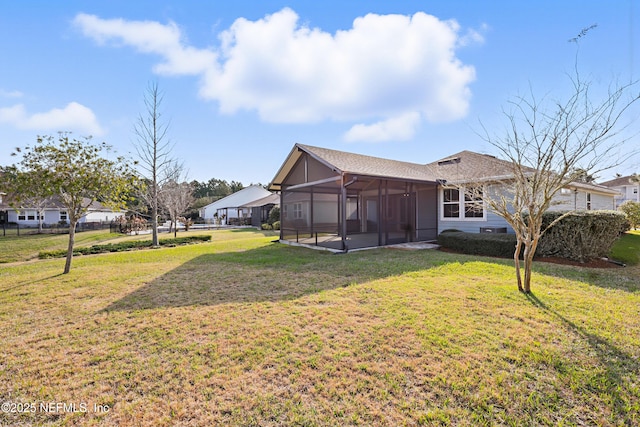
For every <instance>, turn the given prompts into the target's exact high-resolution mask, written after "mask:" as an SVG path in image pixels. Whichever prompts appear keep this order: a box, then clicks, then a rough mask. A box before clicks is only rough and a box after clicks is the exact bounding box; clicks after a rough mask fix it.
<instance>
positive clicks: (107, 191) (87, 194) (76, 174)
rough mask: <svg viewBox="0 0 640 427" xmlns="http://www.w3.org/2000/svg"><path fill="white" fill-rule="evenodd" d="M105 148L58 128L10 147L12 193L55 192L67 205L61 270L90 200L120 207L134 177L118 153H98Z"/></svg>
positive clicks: (107, 150) (52, 194)
mask: <svg viewBox="0 0 640 427" xmlns="http://www.w3.org/2000/svg"><path fill="white" fill-rule="evenodd" d="M110 152H111V147H110V146H109V145H107V144H106V143H104V142H103V143H101V144H92V143H91V138H90V137H82V138H80V139H75V138H71V136H70V133H69V132H60V133H59V135H58V138H54V137H52V136H39V137H38V138H37V142H36V144H34V145H32V146H27V147H25V148H24V149H16V154H22V160H21V161H20V162H19V163H18V164H17V165H13V166H12V167H13V168H14V170H15V171H16V172H17V174H16V184H17V189H16V190H17V191H16V197H17V199H18V200H20V199H21V198H25V199H26V198H29V197H34V196H38V197H42V196H46V197H57V198H58V199H59V200H60V202H61V203H62V205H63V206H64V207H65V208H66V210H67V215H68V221H69V244H68V247H67V258H66V262H65V266H64V273H65V274H66V273H69V271H70V270H71V260H72V258H73V246H74V244H75V232H76V225H77V224H78V221H79V220H80V218H82V217H83V216H84V215H86V214H87V212H88V210H89V207H90V206H91V204H92V203H94V202H97V201H99V202H100V203H102V204H103V205H105V206H107V207H111V208H114V209H120V208H123V207H124V206H125V204H126V202H127V200H128V196H129V192H130V191H131V190H132V188H133V185H134V183H135V181H136V176H135V174H134V173H133V170H132V169H130V167H129V166H128V163H127V162H126V161H125V159H124V158H123V157H116V158H115V159H113V160H110V159H107V158H105V157H103V155H107V154H108V153H110Z"/></svg>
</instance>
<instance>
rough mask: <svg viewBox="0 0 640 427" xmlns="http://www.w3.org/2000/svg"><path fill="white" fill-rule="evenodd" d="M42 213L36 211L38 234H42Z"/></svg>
mask: <svg viewBox="0 0 640 427" xmlns="http://www.w3.org/2000/svg"><path fill="white" fill-rule="evenodd" d="M42 214H43V212H42V211H39V210H38V211H36V215H38V234H40V233H42V217H43V215H42Z"/></svg>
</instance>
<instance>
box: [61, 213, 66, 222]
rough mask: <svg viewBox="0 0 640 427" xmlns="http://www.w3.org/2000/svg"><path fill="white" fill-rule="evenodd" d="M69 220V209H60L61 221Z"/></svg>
mask: <svg viewBox="0 0 640 427" xmlns="http://www.w3.org/2000/svg"><path fill="white" fill-rule="evenodd" d="M66 220H67V211H60V221H66Z"/></svg>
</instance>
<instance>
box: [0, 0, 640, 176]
mask: <svg viewBox="0 0 640 427" xmlns="http://www.w3.org/2000/svg"><path fill="white" fill-rule="evenodd" d="M594 26H595V27H594ZM587 28H591V29H589V30H588V31H587V32H586V34H584V35H583V36H582V37H579V38H578V42H577V43H576V42H572V41H570V40H572V39H574V38H576V37H577V36H578V35H579V34H580V33H581V31H582V30H584V29H587ZM576 63H577V64H578V68H579V70H580V74H581V76H586V78H588V79H589V81H591V82H592V84H593V92H592V93H593V94H594V97H596V98H597V97H598V96H599V95H604V94H606V90H607V88H608V86H609V85H610V84H611V82H621V83H623V84H624V83H627V82H629V81H632V80H635V79H638V78H640V1H638V0H615V1H602V0H600V1H594V0H563V1H560V2H559V1H548V0H536V1H524V0H523V1H513V0H476V1H460V0H441V1H428V0H422V1H412V0H394V1H391V0H387V1H379V0H366V1H365V0H347V1H345V0H342V1H332V0H325V1H323V2H317V1H314V2H312V1H276V0H264V1H262V0H261V1H245V0H235V1H233V2H227V1H204V0H203V1H190V0H181V1H177V0H174V1H166V0H153V1H150V0H136V1H130V0H124V1H121V0H110V1H106V0H103V1H98V0H65V1H62V2H52V1H50V0H30V1H24V2H18V1H14V0H0V64H1V66H0V165H8V164H11V163H13V162H15V161H16V158H14V157H11V156H10V153H11V152H12V151H13V149H14V147H24V146H27V145H29V144H33V143H34V142H35V141H36V138H37V136H38V135H54V136H55V135H57V132H59V131H70V132H72V136H76V137H82V136H89V135H91V136H92V137H93V141H94V142H102V141H104V142H107V143H108V144H110V145H111V146H113V147H114V149H115V150H116V151H117V153H118V154H120V155H125V156H129V157H131V158H135V157H136V155H135V148H134V147H135V144H136V143H138V142H139V141H138V139H137V137H136V134H135V132H134V127H135V125H136V122H137V121H138V120H139V119H140V117H145V111H146V110H145V106H144V99H145V94H146V93H147V92H148V88H149V87H150V85H153V84H157V86H158V88H159V90H160V91H161V92H162V94H163V99H162V103H161V105H160V111H161V113H162V116H161V120H162V121H163V123H165V124H167V125H168V126H169V130H168V136H169V137H170V140H171V143H172V144H173V151H172V154H173V156H174V157H176V158H177V159H180V160H181V161H182V162H183V163H184V165H185V168H186V169H187V171H188V177H189V179H196V180H199V181H206V180H209V179H211V178H217V179H225V180H227V181H232V180H233V181H239V182H242V183H243V184H244V185H249V184H252V183H261V184H267V183H269V182H270V181H271V179H272V178H273V177H274V176H275V174H276V172H277V171H278V169H279V167H280V166H281V164H282V163H283V161H284V160H285V158H286V156H287V155H288V154H289V152H290V151H291V149H292V147H293V145H294V144H295V143H301V144H307V145H315V146H320V147H326V148H332V149H337V150H343V151H348V152H355V153H360V154H366V155H371V156H377V157H384V158H389V159H395V160H402V161H409V162H414V163H429V162H432V161H435V160H437V159H440V158H443V157H447V156H449V155H451V154H454V153H457V152H459V151H462V150H472V151H477V152H483V153H489V154H497V153H495V152H494V151H495V149H494V148H493V147H492V146H491V145H490V144H489V143H488V142H487V141H486V140H485V138H483V137H481V136H480V135H482V133H483V132H484V130H483V129H486V130H487V131H488V132H489V133H490V134H491V135H492V136H494V135H495V136H499V135H500V133H501V132H502V131H503V130H504V129H505V126H506V124H507V123H506V117H505V114H504V112H505V111H508V108H509V105H510V101H513V100H514V99H516V98H517V97H518V96H522V95H527V94H534V95H535V96H536V98H539V99H542V98H544V99H563V97H564V96H566V95H567V94H568V93H569V92H568V91H569V90H570V80H569V77H568V76H569V75H570V74H571V73H572V72H573V70H574V69H575V65H576ZM638 116H640V107H638V106H635V107H634V108H633V109H632V110H631V111H630V112H629V114H627V116H625V119H626V120H627V121H626V122H625V124H629V127H628V128H626V129H625V130H624V131H623V132H622V133H621V137H631V139H630V140H629V141H628V142H627V144H628V145H629V149H630V151H632V150H639V149H640V136H635V134H638V133H640V120H638V121H635V122H633V121H632V120H633V119H634V118H635V117H638ZM639 170H640V166H639V163H638V160H637V159H636V158H630V159H628V160H627V161H626V162H625V163H623V164H622V165H620V166H619V167H617V168H616V169H614V170H611V171H608V172H606V173H602V174H600V175H599V177H600V180H601V181H603V180H606V179H609V178H611V177H613V175H614V173H621V174H623V175H626V174H630V173H633V172H638V171H639Z"/></svg>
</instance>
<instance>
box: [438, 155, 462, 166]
mask: <svg viewBox="0 0 640 427" xmlns="http://www.w3.org/2000/svg"><path fill="white" fill-rule="evenodd" d="M456 163H460V157H451V158H448V159H443V160H440V161H439V162H438V166H444V165H453V164H456Z"/></svg>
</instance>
